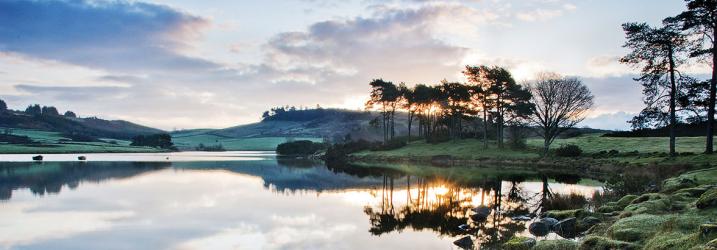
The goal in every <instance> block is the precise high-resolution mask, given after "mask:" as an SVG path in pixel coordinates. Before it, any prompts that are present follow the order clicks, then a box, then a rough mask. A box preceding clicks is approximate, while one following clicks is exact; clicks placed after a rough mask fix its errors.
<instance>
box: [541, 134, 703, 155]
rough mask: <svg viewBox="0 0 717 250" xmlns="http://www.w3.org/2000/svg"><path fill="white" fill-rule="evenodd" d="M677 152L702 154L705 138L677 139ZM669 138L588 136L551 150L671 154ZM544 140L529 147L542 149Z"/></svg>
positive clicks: (557, 143) (560, 141)
mask: <svg viewBox="0 0 717 250" xmlns="http://www.w3.org/2000/svg"><path fill="white" fill-rule="evenodd" d="M676 140H677V142H676V147H677V152H680V153H682V152H691V153H702V152H704V150H705V138H704V137H677V139H676ZM668 143H669V138H668V137H635V138H624V137H600V134H587V135H583V136H580V137H575V138H568V139H558V140H556V141H555V142H554V143H553V145H552V146H551V148H557V147H560V146H561V145H567V144H574V145H577V146H579V147H580V148H581V149H582V150H583V151H584V152H587V153H595V152H600V151H610V150H612V149H614V150H618V151H621V152H629V151H635V150H637V151H638V152H640V153H652V152H669V148H668V145H669V144H668ZM542 145H543V140H542V139H539V138H531V139H529V140H528V146H530V147H531V148H540V147H542Z"/></svg>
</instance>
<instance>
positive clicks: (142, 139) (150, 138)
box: [130, 134, 176, 150]
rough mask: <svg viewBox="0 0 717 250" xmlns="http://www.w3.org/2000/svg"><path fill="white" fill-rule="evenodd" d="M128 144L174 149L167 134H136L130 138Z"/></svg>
mask: <svg viewBox="0 0 717 250" xmlns="http://www.w3.org/2000/svg"><path fill="white" fill-rule="evenodd" d="M130 146H145V147H156V148H163V149H171V150H176V147H174V143H172V136H170V135H169V134H154V135H138V136H135V137H133V138H132V143H131V144H130Z"/></svg>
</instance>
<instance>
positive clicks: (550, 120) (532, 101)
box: [366, 65, 593, 152]
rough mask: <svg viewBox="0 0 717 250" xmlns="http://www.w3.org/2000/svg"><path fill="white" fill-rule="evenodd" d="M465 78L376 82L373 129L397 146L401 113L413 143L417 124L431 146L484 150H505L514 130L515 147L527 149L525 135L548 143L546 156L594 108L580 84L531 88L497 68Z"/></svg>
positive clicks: (549, 78)
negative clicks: (467, 142)
mask: <svg viewBox="0 0 717 250" xmlns="http://www.w3.org/2000/svg"><path fill="white" fill-rule="evenodd" d="M463 74H464V75H465V76H466V78H467V80H468V82H467V83H460V82H448V81H446V80H443V81H441V82H440V83H439V84H437V85H425V84H417V85H415V86H413V87H408V86H407V85H406V84H405V83H400V84H398V85H395V84H394V83H393V82H390V81H386V80H383V79H375V80H373V81H371V82H370V83H369V85H370V86H371V93H370V99H369V101H368V102H367V103H366V109H368V110H376V111H377V112H378V113H379V117H377V118H376V119H375V120H374V121H373V122H372V124H373V125H374V126H376V127H380V128H382V131H383V142H384V143H385V144H392V143H394V141H395V140H396V139H397V138H396V133H395V130H396V127H395V119H396V114H397V112H399V111H403V112H405V113H406V114H407V116H408V137H406V139H402V140H404V141H409V140H411V138H412V136H413V135H414V134H413V133H412V130H413V122H412V121H413V120H416V122H417V123H418V124H417V130H418V131H417V134H416V135H417V136H418V137H421V138H423V139H425V140H426V141H428V142H443V141H448V140H452V139H458V138H468V137H473V138H482V140H483V143H484V147H485V148H487V147H488V140H489V139H493V140H495V142H496V145H497V147H498V148H503V147H504V140H505V139H506V138H507V137H508V136H507V135H506V133H505V131H506V128H509V129H508V130H509V132H510V134H509V135H510V137H509V139H510V140H509V142H510V146H511V147H514V148H522V147H525V142H524V140H525V137H527V133H526V132H525V130H527V129H529V128H540V129H538V130H537V131H536V132H537V133H538V134H539V135H541V136H543V137H544V138H545V144H544V146H545V152H547V151H548V148H549V146H550V144H551V143H552V142H553V140H554V139H555V138H557V137H558V136H559V135H560V134H562V133H563V132H565V131H567V130H568V129H570V128H573V127H574V126H575V125H577V123H579V122H580V121H581V120H582V119H583V118H584V116H585V113H586V111H587V110H588V109H589V108H590V107H591V106H592V99H593V96H592V94H591V93H590V91H589V90H588V89H587V87H585V85H583V84H582V82H581V81H580V80H579V79H577V78H570V77H562V76H560V75H557V74H544V75H543V77H542V78H540V79H539V80H537V81H535V82H531V83H528V84H525V85H521V84H518V83H516V81H515V79H513V77H512V75H511V74H510V72H509V71H508V70H506V69H504V68H501V67H497V66H484V65H483V66H466V68H465V70H464V71H463Z"/></svg>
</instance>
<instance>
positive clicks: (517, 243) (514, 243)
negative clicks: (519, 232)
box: [503, 236, 536, 250]
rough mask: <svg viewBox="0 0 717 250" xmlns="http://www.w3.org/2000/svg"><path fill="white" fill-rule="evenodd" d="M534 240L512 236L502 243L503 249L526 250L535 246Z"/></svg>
mask: <svg viewBox="0 0 717 250" xmlns="http://www.w3.org/2000/svg"><path fill="white" fill-rule="evenodd" d="M535 243H536V241H535V239H533V238H529V237H523V236H513V238H510V240H509V241H508V242H506V243H503V249H506V250H528V249H531V248H533V246H535Z"/></svg>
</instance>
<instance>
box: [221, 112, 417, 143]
mask: <svg viewBox="0 0 717 250" xmlns="http://www.w3.org/2000/svg"><path fill="white" fill-rule="evenodd" d="M378 116H379V114H378V113H376V112H367V111H354V110H345V109H307V110H293V111H286V112H279V113H276V114H274V115H271V116H269V115H267V114H266V113H265V115H264V119H263V120H262V121H261V122H257V123H251V124H245V125H239V126H235V127H230V128H225V129H219V130H215V131H211V132H209V134H213V135H217V136H224V137H234V138H236V137H319V138H324V137H328V138H332V139H333V138H342V137H343V136H345V135H347V134H351V137H352V138H354V139H358V138H363V139H367V140H379V139H381V136H382V135H381V129H380V128H376V127H372V126H370V125H369V122H370V121H371V120H373V119H375V118H376V117H378ZM407 120H408V119H407V117H406V114H405V113H397V114H396V125H395V126H396V133H397V134H405V133H407V129H406V126H407Z"/></svg>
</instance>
